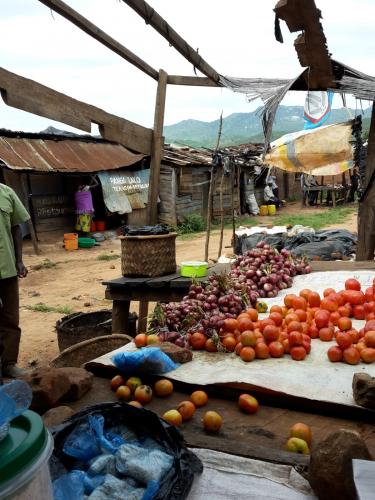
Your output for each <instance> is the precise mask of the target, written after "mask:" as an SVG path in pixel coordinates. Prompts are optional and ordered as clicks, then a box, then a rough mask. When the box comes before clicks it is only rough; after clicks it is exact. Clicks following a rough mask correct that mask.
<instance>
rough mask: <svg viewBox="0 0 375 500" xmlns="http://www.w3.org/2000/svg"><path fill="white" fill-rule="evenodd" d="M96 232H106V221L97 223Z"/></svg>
mask: <svg viewBox="0 0 375 500" xmlns="http://www.w3.org/2000/svg"><path fill="white" fill-rule="evenodd" d="M96 230H97V231H105V221H104V220H97V221H96Z"/></svg>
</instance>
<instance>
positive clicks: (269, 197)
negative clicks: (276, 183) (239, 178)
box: [263, 179, 281, 208]
mask: <svg viewBox="0 0 375 500" xmlns="http://www.w3.org/2000/svg"><path fill="white" fill-rule="evenodd" d="M263 198H264V203H265V204H266V205H276V208H279V207H280V205H281V202H280V200H279V199H278V198H276V196H275V195H274V192H273V190H272V180H270V179H267V182H266V185H265V187H264V192H263Z"/></svg>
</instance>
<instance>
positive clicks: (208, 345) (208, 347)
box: [204, 339, 217, 352]
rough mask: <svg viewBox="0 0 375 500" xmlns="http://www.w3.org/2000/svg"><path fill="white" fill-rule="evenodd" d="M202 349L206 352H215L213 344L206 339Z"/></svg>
mask: <svg viewBox="0 0 375 500" xmlns="http://www.w3.org/2000/svg"><path fill="white" fill-rule="evenodd" d="M204 347H205V349H206V351H207V352H217V348H216V345H215V342H214V341H213V340H212V339H207V340H206V343H205V346H204Z"/></svg>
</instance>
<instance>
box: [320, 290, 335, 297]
mask: <svg viewBox="0 0 375 500" xmlns="http://www.w3.org/2000/svg"><path fill="white" fill-rule="evenodd" d="M331 293H336V290H334V289H333V288H326V289H325V290H324V292H323V296H324V297H328V295H331Z"/></svg>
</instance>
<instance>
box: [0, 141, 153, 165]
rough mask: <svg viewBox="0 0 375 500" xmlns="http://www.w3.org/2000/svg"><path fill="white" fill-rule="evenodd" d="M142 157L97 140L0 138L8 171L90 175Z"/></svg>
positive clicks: (0, 153) (1, 154)
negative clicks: (86, 173)
mask: <svg viewBox="0 0 375 500" xmlns="http://www.w3.org/2000/svg"><path fill="white" fill-rule="evenodd" d="M143 158H144V155H142V154H134V153H131V152H130V151H128V150H127V149H126V148H125V147H124V146H122V145H121V144H116V143H112V142H109V141H104V140H100V139H98V140H95V139H93V140H90V139H86V140H83V139H82V140H80V139H77V138H66V137H63V138H61V137H59V138H56V139H50V138H42V137H37V138H30V137H19V136H18V137H9V136H7V135H3V136H1V135H0V162H2V163H3V164H4V166H6V167H8V168H10V169H12V170H28V171H35V172H63V173H81V172H88V173H91V172H100V171H103V170H114V169H117V168H121V167H129V166H130V165H134V164H135V163H137V162H139V161H140V160H142V159H143Z"/></svg>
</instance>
